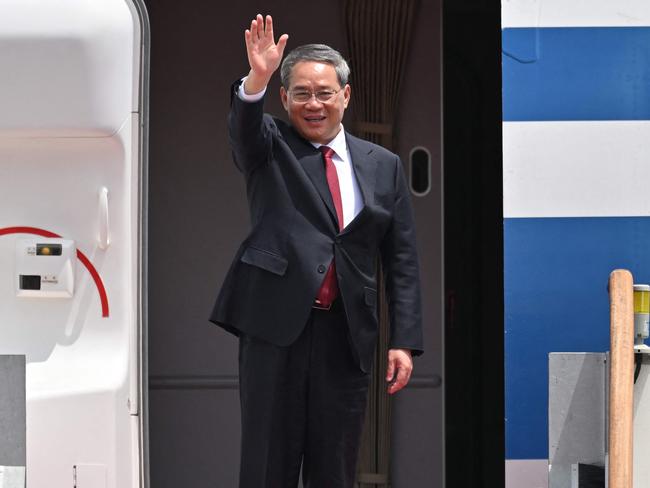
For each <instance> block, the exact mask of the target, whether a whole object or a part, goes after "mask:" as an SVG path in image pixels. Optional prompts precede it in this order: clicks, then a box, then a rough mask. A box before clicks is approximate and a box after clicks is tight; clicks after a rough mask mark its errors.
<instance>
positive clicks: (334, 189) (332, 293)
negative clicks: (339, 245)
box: [316, 146, 343, 308]
mask: <svg viewBox="0 0 650 488" xmlns="http://www.w3.org/2000/svg"><path fill="white" fill-rule="evenodd" d="M320 151H321V152H322V153H323V159H324V160H325V176H326V177H327V186H329V188H330V193H331V194H332V200H333V201H334V208H336V217H337V219H338V224H339V230H341V229H343V203H342V201H341V188H340V187H339V177H338V174H337V173H336V166H334V163H333V162H332V156H333V155H334V151H333V150H332V148H330V147H327V146H321V147H320ZM338 294H339V286H338V282H337V281H336V267H335V266H334V260H333V259H332V262H331V264H330V267H329V269H328V270H327V274H326V275H325V278H324V279H323V283H322V284H321V286H320V290H318V295H317V296H316V304H317V305H318V306H319V307H323V308H329V307H331V305H332V302H333V301H334V300H335V299H336V297H337V296H338Z"/></svg>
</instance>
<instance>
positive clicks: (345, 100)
mask: <svg viewBox="0 0 650 488" xmlns="http://www.w3.org/2000/svg"><path fill="white" fill-rule="evenodd" d="M351 94H352V88H350V85H349V84H347V83H346V85H345V86H344V87H343V107H345V108H348V104H349V103H350V95H351Z"/></svg>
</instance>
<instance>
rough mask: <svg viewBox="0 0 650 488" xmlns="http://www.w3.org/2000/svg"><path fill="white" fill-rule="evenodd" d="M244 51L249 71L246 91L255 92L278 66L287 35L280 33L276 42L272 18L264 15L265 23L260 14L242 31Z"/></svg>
mask: <svg viewBox="0 0 650 488" xmlns="http://www.w3.org/2000/svg"><path fill="white" fill-rule="evenodd" d="M244 37H245V39H246V53H247V54H248V63H249V64H250V67H251V71H250V73H249V75H248V78H247V79H246V83H245V85H244V90H245V91H246V93H257V92H259V91H261V90H262V89H263V88H264V87H265V86H266V85H268V82H269V80H270V79H271V76H272V75H273V73H274V72H275V71H276V70H277V69H278V67H279V66H280V62H281V61H282V55H283V53H284V48H285V46H286V45H287V40H288V39H289V36H288V35H287V34H282V35H281V36H280V38H279V39H278V42H277V44H276V43H275V39H274V36H273V19H272V18H271V16H270V15H267V16H266V25H265V23H264V19H263V17H262V15H261V14H257V17H256V18H255V19H253V20H252V21H251V27H250V29H246V31H245V32H244Z"/></svg>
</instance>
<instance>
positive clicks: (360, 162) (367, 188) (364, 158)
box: [345, 132, 377, 215]
mask: <svg viewBox="0 0 650 488" xmlns="http://www.w3.org/2000/svg"><path fill="white" fill-rule="evenodd" d="M345 140H346V142H347V145H348V151H350V157H351V158H352V168H353V170H354V175H355V176H356V177H357V183H358V184H359V190H361V196H362V197H363V205H364V208H362V209H361V212H363V211H364V210H365V208H366V207H368V206H371V205H373V204H374V203H375V177H376V172H377V161H375V159H374V158H373V157H372V156H371V153H372V147H371V146H370V145H369V144H368V143H367V142H365V141H362V140H361V139H358V138H356V137H354V136H352V135H350V134H348V133H347V132H346V133H345ZM361 212H359V215H360V214H361Z"/></svg>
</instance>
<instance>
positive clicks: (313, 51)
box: [280, 44, 350, 90]
mask: <svg viewBox="0 0 650 488" xmlns="http://www.w3.org/2000/svg"><path fill="white" fill-rule="evenodd" d="M301 61H315V62H317V63H327V64H331V65H332V66H333V67H334V71H336V77H337V78H338V81H339V84H340V85H341V86H345V85H346V84H347V82H348V78H349V76H350V67H349V66H348V63H347V61H346V60H345V59H344V58H343V56H341V53H340V52H338V51H337V50H336V49H332V48H331V47H329V46H326V45H325V44H305V45H304V46H298V47H297V48H295V49H293V50H292V51H291V52H290V53H289V54H288V55H287V57H286V58H284V61H282V67H281V68H280V77H281V78H282V86H284V88H285V89H287V90H288V89H289V81H290V80H289V78H290V77H291V72H292V70H293V67H294V66H295V65H296V64H298V63H299V62H301Z"/></svg>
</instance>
